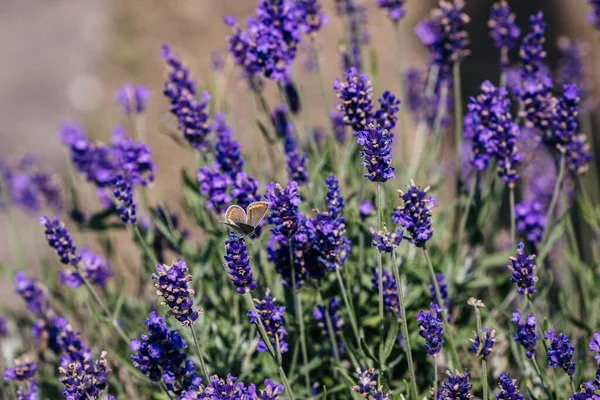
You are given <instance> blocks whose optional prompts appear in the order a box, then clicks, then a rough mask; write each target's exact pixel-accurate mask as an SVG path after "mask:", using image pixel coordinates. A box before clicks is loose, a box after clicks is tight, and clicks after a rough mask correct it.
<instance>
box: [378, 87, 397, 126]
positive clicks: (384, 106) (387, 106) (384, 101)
mask: <svg viewBox="0 0 600 400" xmlns="http://www.w3.org/2000/svg"><path fill="white" fill-rule="evenodd" d="M399 106H400V100H398V98H396V96H394V94H393V93H391V92H390V91H389V90H386V91H385V92H383V94H382V95H381V97H380V98H379V109H378V110H377V111H375V114H374V115H373V119H374V120H375V123H377V124H379V125H381V127H382V128H384V129H387V130H388V131H390V136H391V137H393V135H392V133H391V131H392V129H394V128H395V127H396V121H397V120H398V117H397V116H396V114H398V110H400V107H399Z"/></svg>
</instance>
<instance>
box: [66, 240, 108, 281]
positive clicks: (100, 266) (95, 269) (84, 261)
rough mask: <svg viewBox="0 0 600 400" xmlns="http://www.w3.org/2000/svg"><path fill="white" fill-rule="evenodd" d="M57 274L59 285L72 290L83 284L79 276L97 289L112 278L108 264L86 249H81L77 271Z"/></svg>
mask: <svg viewBox="0 0 600 400" xmlns="http://www.w3.org/2000/svg"><path fill="white" fill-rule="evenodd" d="M58 273H59V277H60V283H62V284H64V285H67V286H69V287H71V288H73V289H76V288H78V287H79V286H81V285H82V284H83V279H82V277H81V275H83V276H84V277H85V278H87V279H88V280H89V281H90V283H91V284H92V285H96V286H98V287H104V285H106V281H107V280H108V279H109V278H110V277H112V276H113V272H112V269H111V267H110V264H109V263H108V262H107V261H106V260H104V259H103V258H102V257H100V256H99V255H97V254H95V253H94V252H93V251H91V250H90V249H88V248H87V247H82V248H81V264H80V265H79V269H78V270H70V271H65V270H63V271H59V272H58Z"/></svg>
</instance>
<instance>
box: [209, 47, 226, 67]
mask: <svg viewBox="0 0 600 400" xmlns="http://www.w3.org/2000/svg"><path fill="white" fill-rule="evenodd" d="M210 67H211V68H212V70H213V71H215V72H221V71H223V69H224V68H225V60H224V58H223V53H221V51H219V50H212V51H211V52H210Z"/></svg>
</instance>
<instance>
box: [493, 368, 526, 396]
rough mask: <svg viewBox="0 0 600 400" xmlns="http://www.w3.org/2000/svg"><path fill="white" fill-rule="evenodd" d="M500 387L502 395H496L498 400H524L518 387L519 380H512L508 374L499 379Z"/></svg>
mask: <svg viewBox="0 0 600 400" xmlns="http://www.w3.org/2000/svg"><path fill="white" fill-rule="evenodd" d="M498 386H500V393H498V394H497V395H496V400H523V395H522V394H521V393H520V392H519V388H518V387H517V380H516V379H511V377H510V376H508V374H501V375H500V376H499V377H498Z"/></svg>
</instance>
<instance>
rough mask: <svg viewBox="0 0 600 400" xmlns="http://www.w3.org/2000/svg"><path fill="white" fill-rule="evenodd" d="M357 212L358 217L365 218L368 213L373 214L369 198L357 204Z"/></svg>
mask: <svg viewBox="0 0 600 400" xmlns="http://www.w3.org/2000/svg"><path fill="white" fill-rule="evenodd" d="M358 214H359V215H360V219H362V220H365V219H367V217H368V216H369V215H371V214H373V203H371V202H370V201H369V200H364V201H361V203H360V204H359V206H358Z"/></svg>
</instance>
